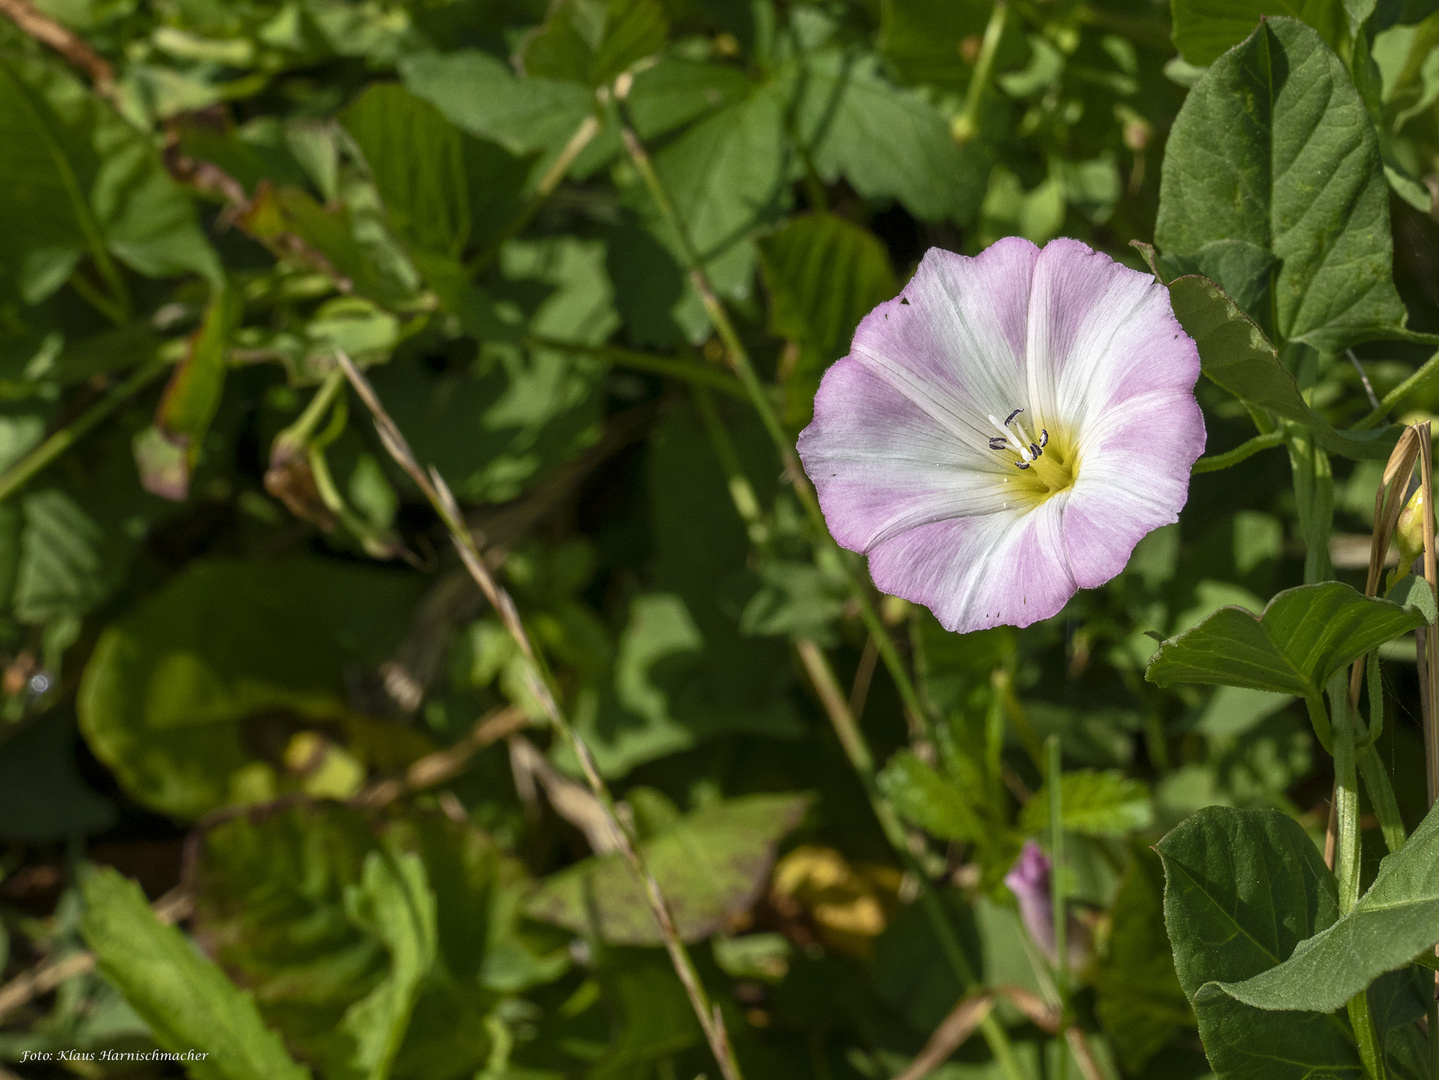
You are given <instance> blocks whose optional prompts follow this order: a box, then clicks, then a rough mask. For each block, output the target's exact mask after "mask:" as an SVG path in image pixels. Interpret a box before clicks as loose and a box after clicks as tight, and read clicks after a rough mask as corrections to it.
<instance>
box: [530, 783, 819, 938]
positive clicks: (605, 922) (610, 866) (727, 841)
mask: <svg viewBox="0 0 1439 1080" xmlns="http://www.w3.org/2000/svg"><path fill="white" fill-rule="evenodd" d="M808 805H809V799H808V797H807V796H804V795H748V796H744V797H742V798H738V799H731V800H729V801H727V802H724V803H720V804H719V805H716V806H712V807H708V808H706V809H704V810H698V811H696V812H694V813H692V814H688V815H686V816H685V817H683V818H681V819H680V820H679V822H677V823H676V824H675V825H674V826H673V827H672V828H670V829H668V830H666V831H665V832H662V833H660V834H659V835H658V836H655V837H653V838H651V839H650V840H647V841H646V842H645V843H644V844H643V845H642V846H643V851H644V856H645V859H646V861H647V863H648V865H649V869H650V872H651V873H652V874H654V877H655V880H656V881H657V882H659V886H660V889H661V890H662V891H663V892H664V894H665V897H666V899H668V900H669V903H670V909H671V911H673V912H674V916H675V925H676V928H677V929H678V930H679V934H680V937H682V938H683V939H684V940H685V941H698V940H700V939H701V938H704V937H708V936H709V935H710V934H713V933H715V932H716V931H718V930H720V929H722V928H723V927H724V926H725V925H726V924H727V922H728V921H729V920H730V919H731V918H733V917H735V916H738V915H740V914H741V913H743V912H746V911H748V910H749V909H750V907H751V906H752V905H753V903H754V901H755V900H756V899H757V897H758V894H759V891H760V889H762V888H763V887H764V883H765V881H766V880H767V879H768V877H769V871H770V867H771V865H772V864H773V862H774V854H775V845H776V844H777V843H778V842H779V841H780V839H781V838H782V837H783V836H784V835H785V834H786V833H787V832H789V831H790V830H791V829H793V828H794V827H795V826H797V825H798V824H799V822H800V819H801V818H803V817H804V812H805V808H806V807H807V806H808ZM525 912H526V914H528V915H529V916H531V917H532V918H536V919H540V920H543V921H545V922H551V923H555V924H557V925H560V926H563V927H565V928H567V929H569V930H572V931H574V932H575V933H577V934H585V935H588V934H592V933H593V934H597V935H598V936H600V937H601V938H603V939H604V940H605V941H607V942H609V943H610V944H612V945H659V944H661V943H662V940H663V939H662V938H661V937H660V931H659V925H658V924H657V923H656V922H655V920H654V915H653V914H651V912H650V909H649V904H648V902H647V901H646V900H645V896H644V892H643V891H642V890H641V888H640V884H639V882H638V881H636V880H635V877H634V873H633V871H631V869H630V866H629V863H627V862H626V861H625V859H624V856H622V855H620V854H619V853H614V854H611V855H605V856H602V857H601V856H596V857H592V858H589V859H586V860H585V861H584V862H581V863H579V864H578V865H576V866H572V867H570V868H569V869H567V870H561V871H560V872H559V873H557V874H552V875H551V876H550V877H548V878H546V879H545V880H544V881H543V882H541V883H540V887H539V889H537V890H536V891H535V893H534V895H533V896H531V897H530V899H529V901H528V902H527V903H526V904H525Z"/></svg>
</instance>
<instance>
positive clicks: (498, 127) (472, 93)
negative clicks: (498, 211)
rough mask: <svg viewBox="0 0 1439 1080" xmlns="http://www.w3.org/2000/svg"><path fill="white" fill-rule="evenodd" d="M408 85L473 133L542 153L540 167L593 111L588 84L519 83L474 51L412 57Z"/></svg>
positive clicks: (407, 63) (406, 64) (406, 70)
mask: <svg viewBox="0 0 1439 1080" xmlns="http://www.w3.org/2000/svg"><path fill="white" fill-rule="evenodd" d="M400 73H401V75H402V76H403V78H404V82H405V87H406V88H407V89H408V90H409V91H410V92H411V93H412V94H417V95H419V96H420V97H422V98H424V99H425V100H426V101H429V102H431V103H432V104H434V105H435V107H436V108H438V109H439V110H440V112H442V113H444V114H445V116H447V117H448V118H449V119H450V121H451V122H452V123H454V124H455V125H457V126H458V127H460V128H461V129H463V130H465V131H468V132H469V133H470V134H471V135H478V136H479V137H480V138H482V139H491V140H493V141H495V142H497V143H499V144H500V145H501V146H503V147H505V148H506V149H507V150H509V151H510V153H512V154H520V155H524V154H531V153H534V152H535V151H541V152H542V154H543V160H542V163H541V167H542V168H543V167H545V166H547V164H548V162H549V161H550V160H552V159H553V158H554V156H555V155H556V154H558V153H559V151H560V150H561V149H562V148H563V147H564V145H565V143H567V142H568V141H569V140H570V138H571V136H573V135H574V133H575V130H576V129H577V128H578V127H579V125H580V123H581V122H582V121H583V120H584V119H585V118H586V117H587V116H590V115H591V114H592V113H593V111H594V99H593V96H592V95H591V94H590V92H589V91H588V90H587V89H585V88H584V87H583V86H579V85H576V84H575V83H571V82H563V81H559V80H555V79H542V78H530V79H519V78H516V77H515V75H514V73H513V72H512V71H511V70H510V69H509V68H508V67H506V66H505V64H504V63H502V62H501V61H499V60H496V59H495V58H494V57H492V56H488V55H486V54H485V53H482V52H477V51H475V50H473V49H460V50H458V51H456V52H452V53H429V54H425V55H420V56H412V57H407V58H406V59H405V60H404V61H402V62H401V64H400Z"/></svg>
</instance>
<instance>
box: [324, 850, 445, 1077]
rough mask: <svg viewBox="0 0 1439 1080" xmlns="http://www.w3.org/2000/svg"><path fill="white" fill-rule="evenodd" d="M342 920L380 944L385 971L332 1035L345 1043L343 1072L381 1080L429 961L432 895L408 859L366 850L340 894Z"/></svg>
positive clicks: (416, 863) (421, 869) (415, 861)
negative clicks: (348, 1051)
mask: <svg viewBox="0 0 1439 1080" xmlns="http://www.w3.org/2000/svg"><path fill="white" fill-rule="evenodd" d="M344 904H345V912H346V914H347V915H349V917H350V921H351V922H353V923H354V924H355V925H356V926H358V927H360V928H361V929H363V930H365V931H367V932H368V933H369V934H370V935H371V936H372V937H374V938H375V939H377V940H379V941H381V942H383V943H384V946H385V949H386V951H387V952H388V953H389V967H390V969H389V972H388V973H387V974H386V976H385V978H384V980H383V981H382V982H381V983H380V984H379V985H378V986H376V987H375V988H374V989H373V990H371V991H370V992H369V993H368V994H366V995H365V996H364V997H363V998H361V999H360V1000H358V1001H356V1002H355V1003H354V1004H352V1005H351V1006H350V1007H349V1008H348V1009H346V1010H345V1015H344V1019H343V1020H341V1022H340V1024H339V1028H338V1032H337V1034H338V1036H339V1038H341V1039H343V1040H347V1041H349V1042H351V1043H353V1047H354V1049H353V1051H352V1053H351V1055H350V1058H349V1060H348V1061H347V1062H345V1065H346V1068H345V1069H344V1070H343V1071H340V1070H335V1071H334V1072H332V1073H331V1075H335V1074H336V1073H338V1075H340V1076H346V1075H351V1076H355V1077H363V1078H364V1080H385V1078H386V1077H388V1076H389V1075H390V1070H391V1067H392V1066H393V1064H394V1061H395V1056H396V1055H397V1054H398V1053H399V1052H400V1045H401V1043H402V1042H403V1041H404V1038H405V1031H406V1029H407V1028H408V1027H409V1026H410V1014H411V1013H412V1012H413V1011H414V1008H415V1000H416V996H417V994H418V992H419V988H420V980H421V979H422V978H424V976H425V975H426V974H427V973H428V972H429V970H430V967H431V965H432V964H433V963H434V962H435V898H434V896H433V894H431V892H430V886H429V882H428V880H426V877H425V866H424V863H422V862H421V861H420V858H419V856H417V855H414V854H409V853H405V854H400V855H397V856H396V855H391V854H389V853H388V852H386V853H382V852H379V851H372V852H370V853H369V854H368V855H366V856H365V862H364V865H363V867H362V868H361V871H360V880H359V881H358V882H357V883H356V884H354V885H352V886H351V887H350V888H348V889H346V890H345V897H344Z"/></svg>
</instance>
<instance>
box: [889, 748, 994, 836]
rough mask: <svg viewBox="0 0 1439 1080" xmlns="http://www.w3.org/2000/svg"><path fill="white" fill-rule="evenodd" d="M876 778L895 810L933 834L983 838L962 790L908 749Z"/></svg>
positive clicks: (984, 831) (984, 833) (975, 816)
mask: <svg viewBox="0 0 1439 1080" xmlns="http://www.w3.org/2000/svg"><path fill="white" fill-rule="evenodd" d="M875 780H876V782H877V783H878V784H879V789H880V791H882V792H884V794H885V797H886V798H888V799H889V801H890V803H891V804H893V806H894V808H895V810H897V811H898V812H899V813H900V814H902V815H903V816H904V817H906V818H908V819H909V820H910V821H912V822H914V823H915V824H916V825H918V826H919V827H920V828H922V829H924V830H925V832H927V833H929V834H931V835H932V836H935V837H938V838H939V839H941V840H966V841H969V842H970V843H978V842H980V841H982V840H984V839H985V837H986V826H985V824H984V823H983V822H982V821H981V820H980V817H979V814H978V813H976V812H975V809H974V807H973V806H972V805H971V804H970V801H969V800H968V799H967V798H965V795H964V792H963V791H961V790H960V788H959V787H958V786H957V785H956V784H954V783H953V782H952V781H950V780H948V779H947V778H945V777H944V776H941V775H940V773H939V772H938V771H936V770H935V768H934V766H932V765H928V764H926V763H925V762H923V761H921V760H920V759H919V758H917V757H915V756H914V755H913V754H911V753H910V752H909V751H908V750H901V751H900V752H899V753H897V754H895V755H894V757H892V758H890V759H889V763H888V764H886V765H885V767H884V769H883V770H881V772H880V774H879V775H878V776H877V777H876V778H875Z"/></svg>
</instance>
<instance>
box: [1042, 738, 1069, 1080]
mask: <svg viewBox="0 0 1439 1080" xmlns="http://www.w3.org/2000/svg"><path fill="white" fill-rule="evenodd" d="M1045 756H1046V759H1047V766H1048V767H1047V768H1046V770H1045V771H1046V774H1047V776H1046V780H1047V784H1046V786H1047V787H1048V788H1049V858H1050V874H1049V896H1050V904H1051V907H1052V908H1053V917H1054V988H1055V990H1056V991H1058V993H1059V1030H1060V1031H1061V1032H1063V1031H1064V1030H1065V1029H1066V1028H1067V1027H1068V1026H1069V942H1068V931H1069V920H1068V912H1067V911H1066V897H1065V881H1064V807H1063V805H1062V803H1063V799H1062V796H1061V792H1062V791H1063V789H1064V763H1063V759H1062V756H1061V754H1060V749H1059V736H1058V735H1051V736H1050V737H1049V738H1048V739H1046V740H1045ZM1068 1073H1069V1048H1068V1046H1067V1045H1066V1043H1065V1042H1064V1040H1063V1039H1062V1038H1061V1039H1060V1040H1059V1069H1058V1074H1059V1076H1058V1080H1066V1077H1067V1075H1068Z"/></svg>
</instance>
